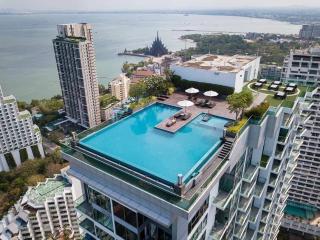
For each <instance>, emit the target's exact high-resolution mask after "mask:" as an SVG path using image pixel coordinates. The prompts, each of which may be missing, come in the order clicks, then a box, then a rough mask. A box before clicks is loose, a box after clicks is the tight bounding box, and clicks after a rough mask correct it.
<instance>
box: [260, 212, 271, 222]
mask: <svg viewBox="0 0 320 240" xmlns="http://www.w3.org/2000/svg"><path fill="white" fill-rule="evenodd" d="M268 215H269V213H267V212H265V211H262V214H261V222H263V223H267V219H268Z"/></svg>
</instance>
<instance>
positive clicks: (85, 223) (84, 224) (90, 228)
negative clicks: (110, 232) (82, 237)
mask: <svg viewBox="0 0 320 240" xmlns="http://www.w3.org/2000/svg"><path fill="white" fill-rule="evenodd" d="M82 219H83V220H82ZM82 219H79V220H80V223H79V226H80V227H81V228H82V229H84V231H86V232H88V233H89V234H92V235H93V236H95V229H94V223H93V222H92V221H91V220H89V219H88V218H85V217H84V218H82Z"/></svg>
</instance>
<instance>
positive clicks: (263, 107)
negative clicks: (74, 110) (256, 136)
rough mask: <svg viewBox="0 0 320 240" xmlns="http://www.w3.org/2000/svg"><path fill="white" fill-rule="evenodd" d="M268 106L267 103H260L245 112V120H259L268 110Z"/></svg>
mask: <svg viewBox="0 0 320 240" xmlns="http://www.w3.org/2000/svg"><path fill="white" fill-rule="evenodd" d="M269 106H270V104H269V103H268V102H262V103H260V104H259V105H258V106H255V107H253V108H251V109H250V110H248V111H246V112H245V116H246V117H247V118H250V117H251V118H252V119H254V120H260V119H261V118H262V117H263V115H264V114H265V112H266V111H267V110H268V108H269Z"/></svg>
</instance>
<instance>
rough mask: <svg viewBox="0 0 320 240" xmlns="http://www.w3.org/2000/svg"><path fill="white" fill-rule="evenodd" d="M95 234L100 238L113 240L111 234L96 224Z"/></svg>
mask: <svg viewBox="0 0 320 240" xmlns="http://www.w3.org/2000/svg"><path fill="white" fill-rule="evenodd" d="M96 236H97V237H98V238H99V239H101V240H114V238H113V237H112V236H110V235H109V234H108V233H106V232H105V231H103V230H102V229H100V228H98V227H97V226H96Z"/></svg>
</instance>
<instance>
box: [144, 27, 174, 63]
mask: <svg viewBox="0 0 320 240" xmlns="http://www.w3.org/2000/svg"><path fill="white" fill-rule="evenodd" d="M145 54H146V55H151V56H154V57H161V56H163V55H166V54H168V49H167V48H166V47H165V45H164V44H163V42H162V40H161V39H160V37H159V33H158V32H157V37H156V38H155V40H154V41H153V43H152V46H151V48H148V47H147V48H146V52H145Z"/></svg>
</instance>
